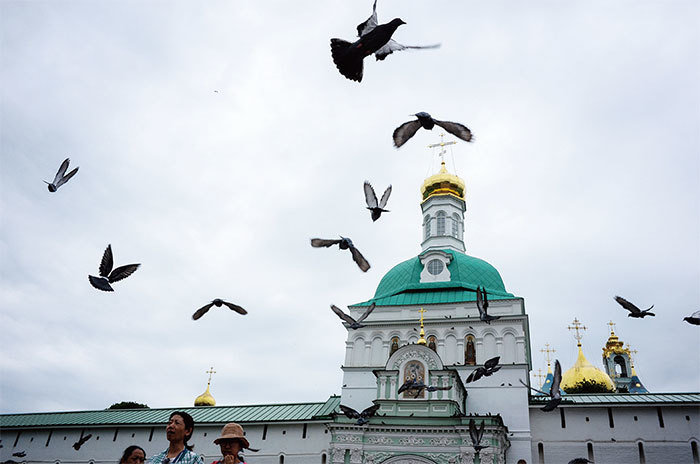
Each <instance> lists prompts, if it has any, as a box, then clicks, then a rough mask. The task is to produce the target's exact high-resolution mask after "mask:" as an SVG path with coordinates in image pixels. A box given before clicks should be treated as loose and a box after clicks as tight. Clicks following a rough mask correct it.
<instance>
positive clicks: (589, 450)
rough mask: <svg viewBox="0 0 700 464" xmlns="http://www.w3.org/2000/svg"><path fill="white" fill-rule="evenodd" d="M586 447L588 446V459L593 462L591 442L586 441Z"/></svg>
mask: <svg viewBox="0 0 700 464" xmlns="http://www.w3.org/2000/svg"><path fill="white" fill-rule="evenodd" d="M586 448H588V460H589V461H591V462H593V443H588V445H586Z"/></svg>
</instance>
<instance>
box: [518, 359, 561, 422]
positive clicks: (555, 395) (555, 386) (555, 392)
mask: <svg viewBox="0 0 700 464" xmlns="http://www.w3.org/2000/svg"><path fill="white" fill-rule="evenodd" d="M520 383H521V384H523V385H525V386H526V387H527V388H529V389H530V390H532V391H535V392H538V393H542V394H543V395H547V396H549V401H548V402H547V404H545V405H544V407H543V408H540V409H541V410H542V411H552V410H554V408H556V407H557V406H559V403H561V390H560V389H559V385H561V364H559V360H558V359H557V360H555V361H554V378H553V379H552V388H551V389H550V390H549V393H545V392H543V391H542V390H538V389H536V388H532V387H531V386H529V385H528V384H526V383H525V382H523V381H522V379H521V380H520Z"/></svg>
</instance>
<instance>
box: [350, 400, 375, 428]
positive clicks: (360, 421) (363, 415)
mask: <svg viewBox="0 0 700 464" xmlns="http://www.w3.org/2000/svg"><path fill="white" fill-rule="evenodd" d="M379 407H380V405H378V404H374V405H372V406H370V407H369V408H367V409H364V410H363V411H362V412H357V411H355V410H354V409H352V408H350V407H348V406H345V405H342V404H341V405H340V410H341V411H343V414H345V415H346V416H347V417H349V418H350V419H357V422H355V424H357V425H364V424H366V423H368V422H369V418H370V417H372V416H374V414H375V413H376V412H377V411H378V410H379Z"/></svg>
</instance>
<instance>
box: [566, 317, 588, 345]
mask: <svg viewBox="0 0 700 464" xmlns="http://www.w3.org/2000/svg"><path fill="white" fill-rule="evenodd" d="M572 324H573V327H572V326H568V327H567V329H569V330H575V331H576V335H574V338H575V339H576V341H577V342H578V343H577V346H581V339H582V338H583V335H581V334H580V333H579V332H578V331H579V330H588V327H586V326H585V325H581V322H580V321H579V320H578V319H577V318H574V322H572Z"/></svg>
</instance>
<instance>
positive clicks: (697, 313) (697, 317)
mask: <svg viewBox="0 0 700 464" xmlns="http://www.w3.org/2000/svg"><path fill="white" fill-rule="evenodd" d="M690 317H693V318H695V319H700V310H699V311H695V312H694V313H693V314H691V315H690Z"/></svg>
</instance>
